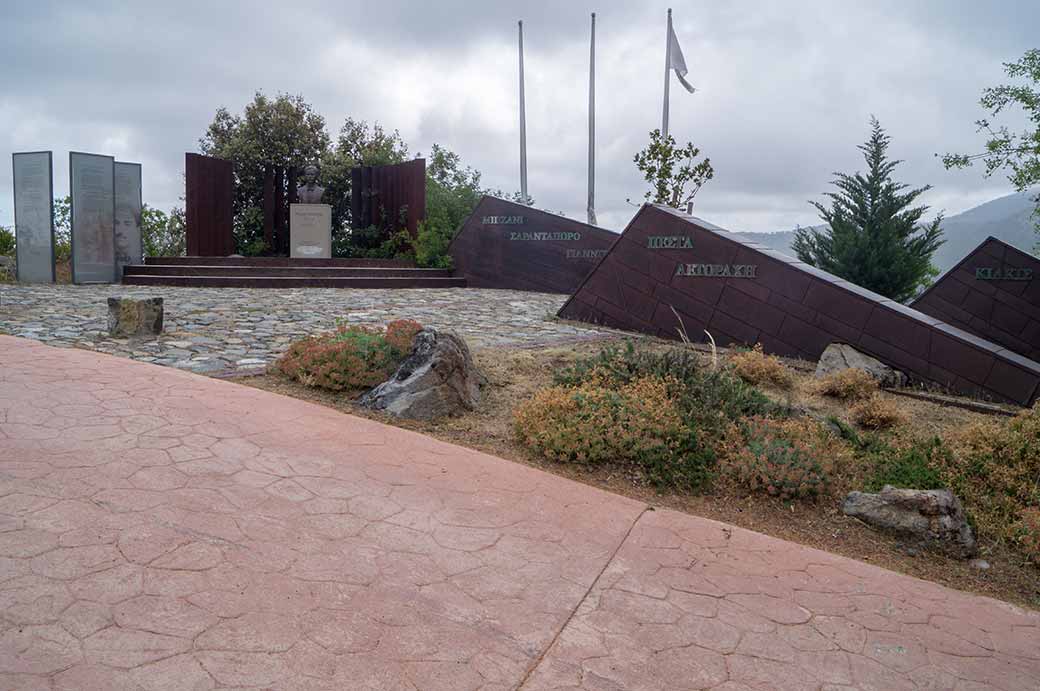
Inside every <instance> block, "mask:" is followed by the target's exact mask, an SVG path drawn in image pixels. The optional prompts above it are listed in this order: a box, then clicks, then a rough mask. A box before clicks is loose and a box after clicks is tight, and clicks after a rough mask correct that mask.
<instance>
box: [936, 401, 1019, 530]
mask: <svg viewBox="0 0 1040 691" xmlns="http://www.w3.org/2000/svg"><path fill="white" fill-rule="evenodd" d="M952 446H953V451H954V453H952V454H949V455H948V456H946V457H944V458H942V459H941V463H940V467H939V471H940V473H941V474H942V476H943V480H944V482H945V483H946V485H947V486H948V487H950V488H951V489H952V490H953V491H954V492H955V493H956V494H957V496H959V497H960V498H961V500H962V501H963V502H964V503H965V505H966V506H968V507H969V509H970V510H971V511H972V514H973V516H974V518H975V520H976V524H977V526H978V528H979V534H980V535H988V536H991V537H994V538H997V539H1002V540H1006V541H1008V542H1010V543H1013V544H1017V545H1019V546H1020V547H1025V546H1026V544H1027V542H1028V540H1027V539H1026V538H1025V536H1024V534H1023V526H1024V525H1025V523H1027V522H1028V521H1029V520H1030V519H1029V517H1030V516H1033V514H1032V511H1033V510H1035V509H1040V404H1037V405H1036V406H1034V407H1033V408H1031V409H1029V410H1024V411H1022V412H1021V413H1019V414H1018V415H1017V416H1015V417H1013V418H1011V419H1009V420H987V421H985V422H981V423H977V424H974V425H971V426H970V427H968V428H966V429H965V430H964V431H963V432H962V433H961V434H959V435H957V436H956V437H954V439H953V440H952Z"/></svg>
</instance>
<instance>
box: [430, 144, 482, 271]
mask: <svg viewBox="0 0 1040 691" xmlns="http://www.w3.org/2000/svg"><path fill="white" fill-rule="evenodd" d="M483 193H484V192H483V190H481V188H480V173H479V172H478V171H476V170H474V169H473V168H471V167H469V166H466V167H465V168H463V167H462V159H461V158H460V157H459V155H458V154H456V153H454V152H452V151H449V150H448V149H445V148H443V147H441V146H438V145H437V144H434V145H433V149H432V150H431V151H430V155H429V157H428V158H427V159H426V220H425V221H424V222H423V223H422V224H421V226H420V227H419V234H418V237H417V238H416V240H415V259H416V262H417V263H418V264H419V265H420V266H427V267H436V268H450V267H451V256H450V255H449V254H448V246H449V245H450V244H451V241H452V239H453V238H454V237H455V232H456V231H457V230H458V228H459V226H461V225H462V222H463V221H465V220H466V217H467V216H469V214H470V213H472V212H473V209H474V208H476V206H477V202H478V201H480V196H481V195H482V194H483Z"/></svg>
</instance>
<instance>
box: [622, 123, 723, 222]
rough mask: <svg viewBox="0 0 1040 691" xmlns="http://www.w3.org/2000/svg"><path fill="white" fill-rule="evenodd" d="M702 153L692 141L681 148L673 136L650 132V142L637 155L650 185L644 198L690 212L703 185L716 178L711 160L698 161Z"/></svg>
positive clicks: (637, 160)
mask: <svg viewBox="0 0 1040 691" xmlns="http://www.w3.org/2000/svg"><path fill="white" fill-rule="evenodd" d="M700 154H701V150H700V149H698V148H697V147H695V146H694V145H693V143H692V142H688V143H687V144H686V145H685V146H682V147H680V146H678V145H677V144H676V142H675V137H673V136H672V135H670V134H669V135H667V136H662V135H661V130H654V131H653V132H651V133H650V143H649V144H648V145H647V147H646V148H645V149H643V150H642V151H640V152H639V153H637V154H636V156H635V159H634V160H635V164H636V166H637V167H638V168H639V170H640V172H641V173H643V177H644V178H645V179H646V181H647V182H648V183H649V184H650V191H649V192H647V193H646V195H644V198H645V199H647V200H649V201H652V202H654V203H655V204H667V205H668V206H670V207H672V208H675V209H686V208H687V206H688V205H689V204H691V203H692V202H693V198H694V197H696V196H697V192H699V191H700V189H701V186H703V185H704V183H706V182H708V181H709V180H711V179H712V178H713V177H714V176H715V169H714V168H712V167H711V159H709V158H705V159H704V160H703V161H700V162H696V160H697V157H698V156H700Z"/></svg>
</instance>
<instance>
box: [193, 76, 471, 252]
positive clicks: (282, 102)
mask: <svg viewBox="0 0 1040 691" xmlns="http://www.w3.org/2000/svg"><path fill="white" fill-rule="evenodd" d="M325 128H326V123H325V119H324V118H322V117H321V116H320V115H319V114H317V113H316V112H314V110H313V108H312V107H311V105H310V104H309V103H307V102H306V101H304V99H303V97H302V96H289V95H287V94H279V95H278V96H276V97H275V98H273V99H272V98H268V97H267V96H265V95H264V94H263V93H261V92H257V94H256V95H255V96H254V98H253V101H252V102H251V103H250V104H248V105H247V106H246V107H245V110H244V111H243V114H242V115H233V114H231V113H230V112H229V111H228V110H227V109H226V108H220V109H219V110H217V112H216V115H215V116H214V118H213V122H212V123H211V124H210V125H209V128H208V129H207V131H206V134H205V135H204V136H203V137H202V139H200V140H199V146H200V150H201V151H202V153H204V154H206V155H210V156H217V157H219V158H224V159H227V160H230V161H231V162H232V163H233V164H234V166H235V178H236V179H235V183H236V193H235V207H234V212H235V240H236V246H237V248H238V251H239V252H241V253H243V254H262V253H265V252H268V251H270V248H267V247H266V246H265V245H264V244H263V184H264V166H265V165H267V164H274V165H282V166H286V167H290V166H293V167H297V168H300V167H302V166H304V165H306V164H308V163H315V162H317V163H318V165H319V166H320V168H321V174H320V179H319V183H320V184H321V186H322V187H324V188H325V196H324V201H325V203H328V204H330V205H331V206H332V235H333V253H334V255H336V256H368V257H381V256H387V257H402V256H409V257H410V256H413V254H414V255H415V257H416V259H417V261H418V262H419V263H420V264H421V265H423V266H447V265H450V261H451V260H450V258H449V257H448V256H447V250H448V244H449V243H450V242H451V238H452V236H453V235H454V232H455V229H456V228H457V227H458V225H459V224H460V223H461V222H462V220H463V219H465V217H466V216H467V215H468V214H469V213H470V212H471V211H472V210H473V208H474V207H475V206H476V204H477V201H478V200H479V197H480V194H481V193H482V191H481V190H480V187H479V184H480V173H478V172H477V171H475V170H473V169H472V168H469V167H464V166H463V165H462V162H461V159H460V158H459V156H458V155H457V154H455V153H453V152H451V151H449V150H447V149H444V148H442V147H440V146H438V145H436V144H435V145H434V146H433V150H432V151H431V152H430V156H429V158H428V159H427V166H426V171H427V179H426V194H427V201H426V215H427V217H426V221H425V222H424V223H423V225H422V227H421V229H420V234H419V238H417V239H416V240H415V242H414V243H413V242H412V240H411V238H410V237H408V236H407V234H406V233H404V234H402V233H401V232H393V229H391V232H390V233H389V235H388V234H387V233H386V232H385V231H384V230H382V229H381V228H375V227H373V228H367V229H359V230H351V228H350V220H351V219H350V196H351V169H352V168H354V167H355V166H359V165H371V166H379V165H389V164H394V163H403V162H404V161H407V160H409V157H410V155H409V150H408V145H407V144H406V143H405V142H404V140H403V139H402V138H401V135H400V133H399V132H398V131H397V130H392V131H390V130H386V129H384V128H383V127H382V126H381V125H380V124H379V123H372V124H369V123H368V122H366V121H364V120H355V119H353V118H349V117H348V118H347V119H346V120H345V121H344V123H343V125H342V126H341V127H340V130H339V133H338V135H337V136H336V138H335V140H333V139H332V138H331V137H329V135H328V134H327V132H326V129H325ZM388 213H389V212H388Z"/></svg>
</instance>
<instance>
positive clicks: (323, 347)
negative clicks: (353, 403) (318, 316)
mask: <svg viewBox="0 0 1040 691" xmlns="http://www.w3.org/2000/svg"><path fill="white" fill-rule="evenodd" d="M421 328H422V326H421V325H420V324H419V323H418V322H415V321H411V320H399V321H394V322H390V323H389V324H388V325H387V328H386V331H381V330H378V329H372V328H368V327H364V326H346V325H342V326H340V327H339V328H338V329H336V331H333V332H332V333H327V334H322V335H320V336H312V337H310V338H305V339H303V340H300V341H296V342H294V343H292V344H291V345H290V346H289V348H288V350H286V352H285V354H284V355H282V357H280V358H279V359H278V360H277V361H276V362H275V363H274V365H273V366H272V369H273V370H274V371H275V372H277V373H279V374H282V375H285V376H287V377H289V378H290V379H294V380H296V381H299V382H300V383H302V384H304V385H306V386H314V387H319V388H323V389H329V390H331V391H358V390H361V389H369V388H372V387H373V386H376V385H377V384H380V383H382V382H384V381H386V379H387V378H389V376H390V375H391V374H393V372H394V370H395V369H396V368H397V366H398V365H399V364H400V363H401V361H402V360H403V359H404V358H405V357H406V356H407V355H408V351H409V348H410V347H411V342H412V338H413V337H414V336H415V334H416V333H417V332H418V331H419V330H420V329H421Z"/></svg>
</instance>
